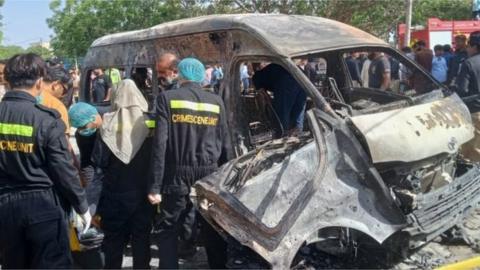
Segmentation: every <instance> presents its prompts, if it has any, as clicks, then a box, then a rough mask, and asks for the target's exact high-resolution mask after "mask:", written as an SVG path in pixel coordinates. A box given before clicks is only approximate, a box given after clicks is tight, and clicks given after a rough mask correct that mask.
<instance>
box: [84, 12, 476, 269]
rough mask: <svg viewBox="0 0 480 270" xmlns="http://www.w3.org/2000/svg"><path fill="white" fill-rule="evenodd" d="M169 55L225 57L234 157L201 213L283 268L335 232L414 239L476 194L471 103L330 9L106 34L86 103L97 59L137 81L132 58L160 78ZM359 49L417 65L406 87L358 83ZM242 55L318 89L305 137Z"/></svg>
mask: <svg viewBox="0 0 480 270" xmlns="http://www.w3.org/2000/svg"><path fill="white" fill-rule="evenodd" d="M164 52H173V53H176V54H177V55H178V56H179V57H180V58H183V57H187V56H194V57H196V58H198V59H200V60H201V61H202V62H204V63H205V64H214V63H219V64H220V65H221V66H222V67H223V70H224V78H223V80H222V82H221V84H220V88H219V95H221V97H222V98H223V100H224V101H225V105H226V110H227V116H228V123H229V128H230V136H231V139H232V142H233V145H232V147H233V148H234V149H233V150H235V153H236V158H235V159H234V160H231V161H230V162H229V163H227V164H225V165H224V166H222V167H221V168H219V169H218V171H217V172H215V173H213V174H212V175H210V176H208V177H205V178H204V179H202V180H200V181H198V182H197V183H196V185H195V186H194V189H195V191H196V192H195V193H196V201H197V204H198V209H199V211H200V213H201V214H202V215H203V216H204V217H205V219H206V220H207V221H208V222H209V223H211V224H212V225H213V226H214V227H215V228H216V229H217V230H218V231H219V232H220V233H222V234H223V235H224V236H225V237H233V238H234V239H235V240H236V241H238V242H239V243H240V244H241V245H244V246H247V247H249V248H250V249H251V250H253V251H254V252H256V253H258V254H259V255H260V256H261V257H263V258H264V259H265V261H266V262H268V263H269V264H270V265H271V266H272V267H274V268H288V267H290V266H291V263H292V261H293V259H294V258H295V256H296V254H297V252H298V250H299V249H300V248H301V247H302V246H304V245H307V244H311V243H320V242H325V241H331V240H332V239H336V240H338V241H339V242H340V241H342V244H343V245H344V246H348V245H353V244H354V243H355V242H356V241H357V240H358V239H359V238H360V236H362V235H363V236H365V235H367V236H369V237H370V238H372V239H374V240H375V241H377V242H378V243H379V244H381V243H388V242H391V243H396V245H397V246H396V247H395V248H402V249H407V250H408V249H411V248H416V247H419V246H421V245H422V244H424V243H426V242H428V241H430V240H432V239H433V238H435V237H437V236H439V235H440V234H442V233H443V232H445V231H446V230H448V229H449V228H451V227H453V226H454V225H455V224H457V223H459V222H460V221H461V220H462V218H463V217H465V216H466V215H468V214H469V212H470V210H472V209H474V208H475V207H476V205H477V204H478V202H479V201H480V181H479V177H480V170H479V168H478V166H477V165H475V164H469V163H467V162H465V161H463V160H462V159H461V158H460V157H459V155H458V151H459V148H460V147H461V146H462V144H464V143H465V142H467V141H469V140H470V139H471V138H473V130H474V129H473V126H472V123H471V118H470V113H469V111H468V109H467V107H466V106H465V104H464V103H463V102H462V100H461V99H460V98H459V97H458V96H457V95H456V94H455V93H451V92H449V91H448V89H445V88H444V86H442V85H441V84H439V83H438V82H436V81H435V80H434V79H433V78H432V77H431V76H430V75H429V74H428V72H426V71H425V70H423V69H422V68H420V67H419V66H418V65H417V64H416V63H415V62H413V61H412V60H411V59H409V58H407V57H405V55H403V54H402V53H401V52H399V51H398V50H396V49H394V48H392V47H390V46H389V45H388V44H386V43H385V42H384V41H382V40H380V39H378V38H376V37H374V36H372V35H370V34H368V33H365V32H363V31H361V30H359V29H356V28H354V27H351V26H348V25H345V24H343V23H340V22H336V21H333V20H328V19H324V18H320V17H310V16H287V15H262V14H242V15H215V16H206V17H199V18H193V19H185V20H179V21H174V22H169V23H164V24H161V25H158V26H154V27H151V28H148V29H144V30H138V31H131V32H126V33H118V34H112V35H107V36H104V37H102V38H99V39H98V40H96V41H95V42H94V43H93V44H92V46H91V48H90V50H89V51H88V53H87V55H86V57H85V62H84V66H83V72H82V76H83V77H82V92H81V95H80V96H81V99H82V100H84V101H87V102H88V101H90V97H89V85H90V84H89V80H90V76H89V74H90V72H91V70H93V69H94V68H117V69H119V70H122V71H123V73H124V77H127V78H129V77H131V74H132V73H133V72H135V69H136V68H147V69H149V70H150V71H151V72H150V73H151V74H156V72H155V63H156V60H157V59H158V57H159V56H160V55H161V54H162V53H164ZM352 52H365V53H369V52H377V54H376V55H377V57H380V56H381V57H387V58H390V57H393V58H395V59H396V60H397V61H399V62H400V63H401V64H402V65H403V66H404V67H406V68H407V69H408V70H409V74H410V75H409V76H410V77H409V78H410V79H409V80H407V81H403V82H400V83H403V85H404V86H406V88H407V89H406V90H405V89H403V88H399V87H397V86H395V85H396V84H395V83H394V82H392V83H391V84H390V85H391V87H389V89H388V90H384V89H377V88H374V87H369V86H358V85H356V84H354V83H353V82H352V79H351V75H350V74H349V71H348V68H347V65H346V62H345V57H346V55H348V54H350V53H352ZM378 53H380V54H378ZM378 55H380V56H378ZM297 59H315V61H316V62H321V63H322V74H323V75H322V76H319V78H321V79H320V80H322V81H320V82H312V81H311V80H310V79H309V78H307V76H305V74H304V73H303V72H302V70H301V69H299V68H298V67H297V66H296V64H295V61H296V60H297ZM319 59H320V60H319ZM375 60H376V59H373V61H375ZM245 62H246V63H254V64H255V63H267V64H268V63H276V64H278V65H281V66H282V67H283V68H284V69H286V70H287V71H288V72H289V73H290V74H291V75H292V76H293V77H294V78H295V80H296V81H297V82H298V83H299V84H300V85H301V87H302V88H303V90H304V91H305V93H306V94H307V96H308V102H307V112H306V119H307V124H306V127H305V130H304V131H303V132H302V133H301V134H299V135H298V136H294V137H289V136H286V135H287V134H286V132H285V129H284V128H283V127H282V126H281V124H280V123H279V121H278V117H276V113H275V111H274V110H273V109H272V106H271V105H270V103H269V99H268V98H267V99H266V98H265V97H266V96H267V97H269V98H275V96H274V94H272V93H269V92H265V91H257V92H254V93H255V94H253V95H251V94H248V95H242V91H241V88H240V86H241V83H240V77H239V67H240V64H241V63H245ZM324 63H325V64H324ZM372 63H373V62H372ZM370 67H372V64H371V65H370ZM151 81H152V84H151V89H147V90H145V91H144V93H145V95H146V96H147V97H148V98H149V99H150V100H151V101H152V100H153V97H154V96H155V95H156V94H157V93H158V88H157V78H156V76H153V77H152V78H151ZM404 88H405V87H404ZM267 90H268V89H267ZM172 91H174V90H172ZM278 134H280V136H278ZM392 239H396V240H395V241H391V240H392ZM392 248H393V247H392Z"/></svg>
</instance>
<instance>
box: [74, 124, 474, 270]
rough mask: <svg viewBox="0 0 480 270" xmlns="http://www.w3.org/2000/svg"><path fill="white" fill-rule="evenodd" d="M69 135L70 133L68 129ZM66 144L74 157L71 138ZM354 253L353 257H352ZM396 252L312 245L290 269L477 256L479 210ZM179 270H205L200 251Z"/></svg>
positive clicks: (127, 260)
mask: <svg viewBox="0 0 480 270" xmlns="http://www.w3.org/2000/svg"><path fill="white" fill-rule="evenodd" d="M71 134H72V135H73V134H74V130H72V133H71ZM70 142H71V144H72V146H73V148H74V151H75V152H76V153H77V154H78V148H77V145H76V142H75V138H74V137H73V136H72V137H71V139H70ZM355 253H356V254H355ZM397 253H398V252H397V251H396V250H383V249H381V248H380V247H377V246H375V245H373V244H363V245H362V244H359V246H358V247H356V249H355V250H352V252H351V254H349V255H345V256H333V255H330V254H327V253H325V252H323V251H321V250H319V249H317V248H316V246H315V245H311V246H308V247H303V248H302V249H301V250H300V252H299V256H298V257H297V259H296V260H295V262H294V266H293V269H354V268H355V269H385V268H390V269H395V270H404V269H418V268H421V269H433V268H436V267H438V266H441V265H445V264H450V263H455V262H458V261H462V260H465V259H468V258H472V257H475V256H479V255H480V209H477V210H476V211H473V213H472V215H471V216H470V217H469V218H467V219H466V220H465V221H464V222H463V224H462V225H461V226H458V227H456V228H453V229H451V230H450V231H448V232H447V233H445V234H443V235H442V236H441V237H438V238H436V239H435V240H434V241H432V242H430V243H428V244H426V245H424V246H423V247H421V248H419V249H417V250H415V251H414V252H412V253H411V254H410V255H409V256H407V257H406V258H403V259H401V260H399V259H398V258H397V257H398V256H397V255H398V254H397ZM158 262H159V260H158V254H157V248H156V246H154V245H152V260H151V262H150V265H151V266H152V268H153V269H156V268H157V267H158ZM132 265H133V262H132V257H131V253H130V250H129V249H127V252H126V256H125V257H124V260H123V265H122V267H123V268H125V269H131V268H132ZM228 266H229V267H232V268H238V269H247V268H250V269H259V268H265V267H266V265H265V264H264V263H263V262H261V260H259V258H258V256H256V255H255V254H248V253H247V254H244V255H243V256H237V257H236V258H232V259H230V260H229V264H228ZM180 268H182V269H205V268H208V262H207V257H206V253H205V250H204V248H202V247H198V248H197V252H196V253H195V254H194V255H193V256H192V257H189V258H187V259H181V260H180Z"/></svg>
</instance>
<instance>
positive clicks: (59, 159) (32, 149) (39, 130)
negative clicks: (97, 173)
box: [0, 91, 88, 214]
mask: <svg viewBox="0 0 480 270" xmlns="http://www.w3.org/2000/svg"><path fill="white" fill-rule="evenodd" d="M67 146H68V144H67V139H66V137H65V125H64V124H63V122H62V120H61V119H60V114H59V113H58V112H57V111H55V110H51V109H48V108H46V107H44V106H42V105H39V104H36V101H35V98H34V97H33V96H31V95H30V94H28V93H26V92H23V91H9V92H7V93H6V94H5V96H4V97H3V100H2V102H0V194H5V193H10V192H17V191H24V190H36V189H38V190H41V189H49V188H52V187H54V189H55V190H56V192H57V193H59V194H60V195H61V196H62V198H64V199H66V200H68V202H69V203H70V204H71V205H72V206H73V207H74V208H75V210H76V211H77V212H78V213H81V214H83V213H85V212H86V211H87V209H88V204H87V200H86V197H85V191H84V189H83V188H82V186H81V184H80V178H79V176H78V171H77V170H76V169H75V167H74V166H73V161H72V157H71V155H70V153H69V152H68V147H67Z"/></svg>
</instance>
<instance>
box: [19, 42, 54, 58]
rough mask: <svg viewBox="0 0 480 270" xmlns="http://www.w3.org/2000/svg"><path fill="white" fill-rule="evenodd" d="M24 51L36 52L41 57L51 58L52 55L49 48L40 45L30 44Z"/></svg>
mask: <svg viewBox="0 0 480 270" xmlns="http://www.w3.org/2000/svg"><path fill="white" fill-rule="evenodd" d="M25 52H29V53H35V54H38V55H40V56H41V57H42V58H43V59H49V58H52V56H53V53H52V51H50V50H49V49H47V48H45V47H43V46H41V45H33V46H30V47H29V48H27V49H26V50H25Z"/></svg>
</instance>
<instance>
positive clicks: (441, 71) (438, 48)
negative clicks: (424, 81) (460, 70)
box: [432, 45, 448, 83]
mask: <svg viewBox="0 0 480 270" xmlns="http://www.w3.org/2000/svg"><path fill="white" fill-rule="evenodd" d="M433 50H434V52H435V56H434V57H433V59H432V76H433V77H434V78H435V79H436V80H437V81H439V82H441V83H445V82H446V81H447V72H448V67H447V60H445V58H444V57H443V56H442V55H443V46H442V45H435V47H434V48H433Z"/></svg>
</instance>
